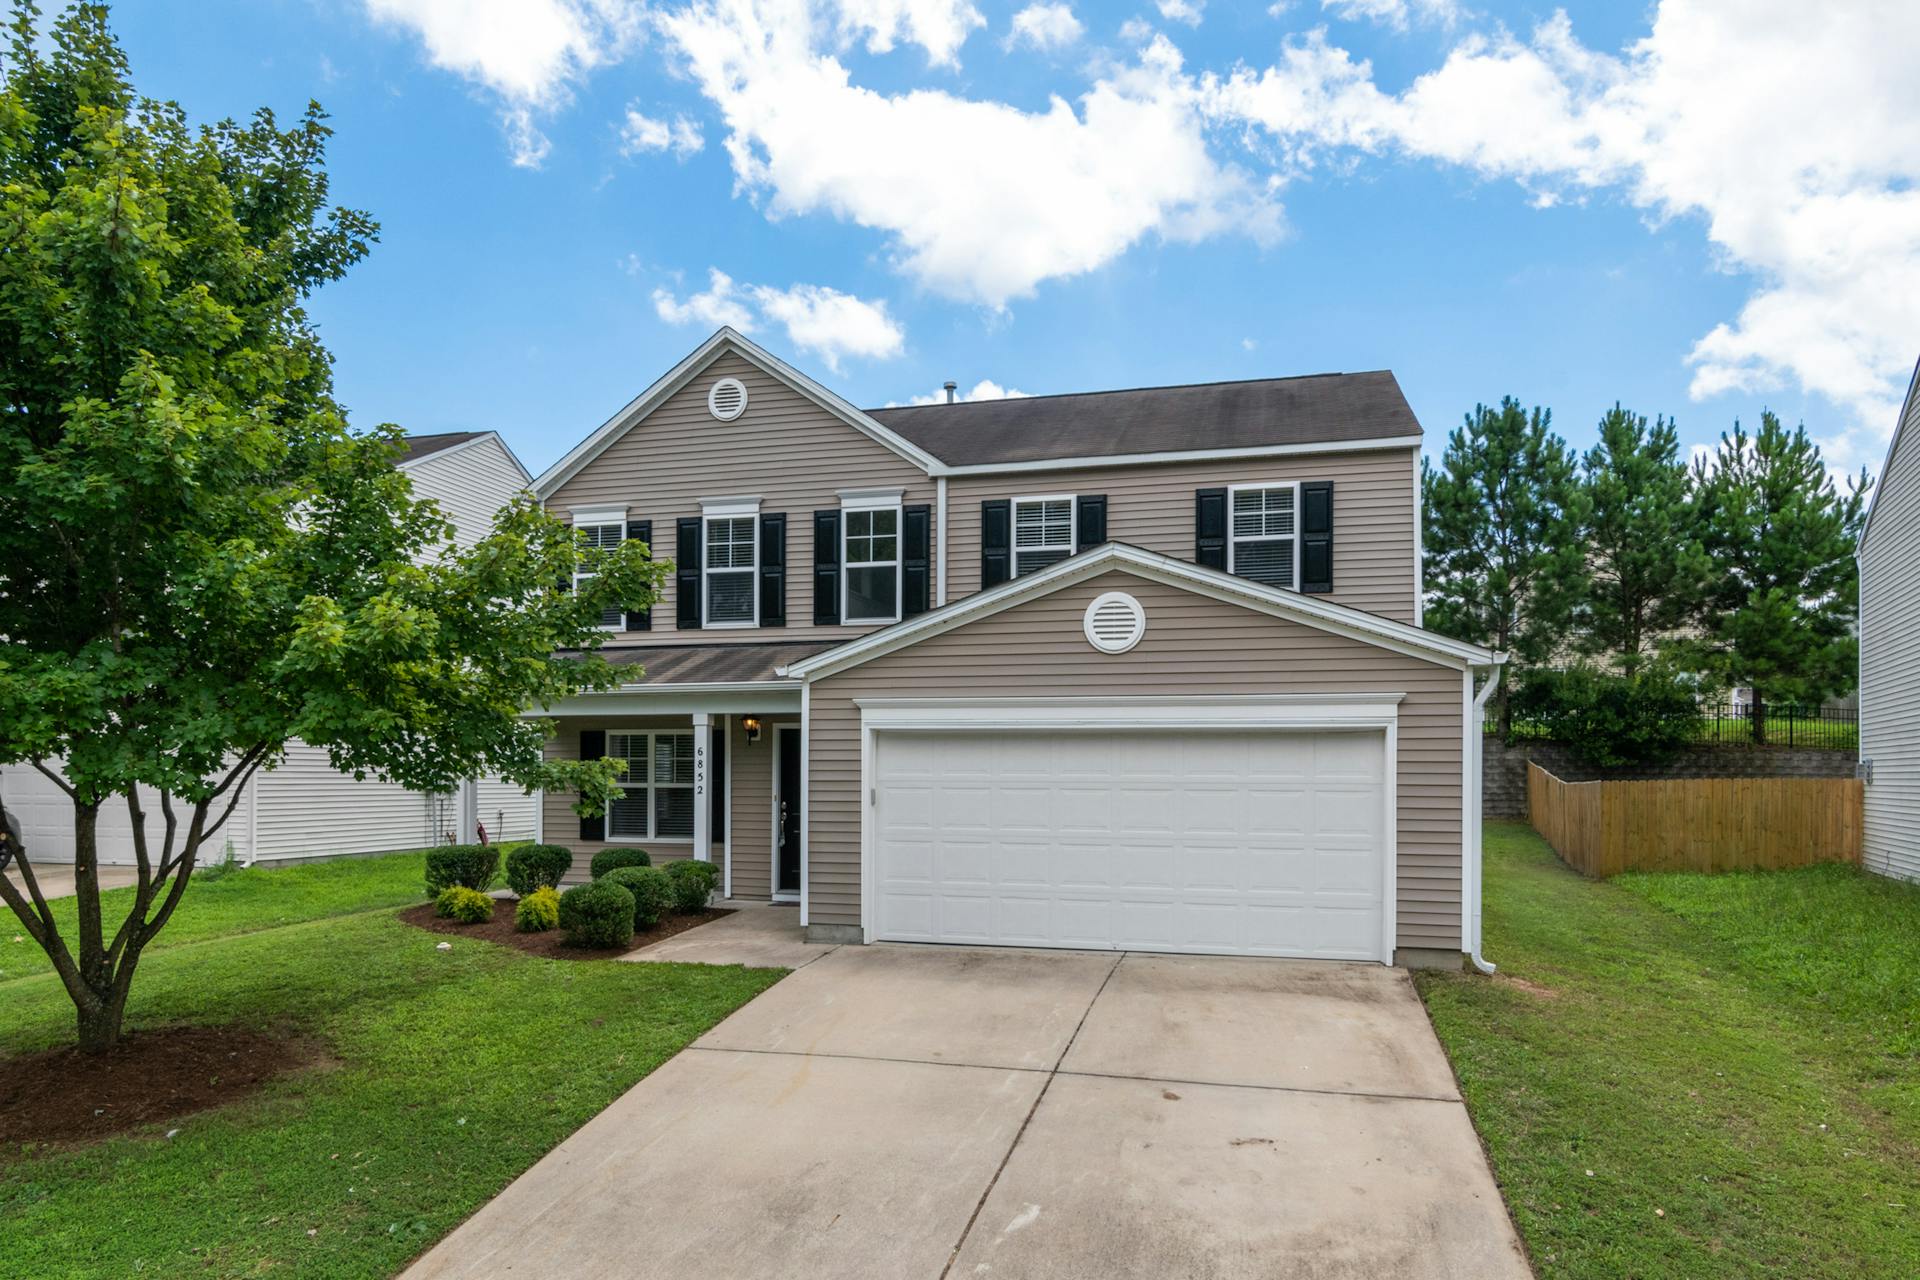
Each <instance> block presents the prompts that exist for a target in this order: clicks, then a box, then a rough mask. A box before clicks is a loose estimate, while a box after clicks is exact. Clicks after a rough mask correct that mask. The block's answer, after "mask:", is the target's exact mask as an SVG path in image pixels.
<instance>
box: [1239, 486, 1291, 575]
mask: <svg viewBox="0 0 1920 1280" xmlns="http://www.w3.org/2000/svg"><path fill="white" fill-rule="evenodd" d="M1228 496H1229V501H1230V504H1231V507H1230V515H1231V519H1230V525H1229V531H1228V537H1227V572H1229V573H1233V574H1237V575H1239V576H1240V577H1242V578H1251V579H1253V580H1254V581H1255V582H1264V583H1266V584H1267V585H1268V586H1270V587H1287V588H1289V589H1293V590H1298V589H1299V585H1300V577H1299V575H1300V519H1299V513H1300V486H1299V485H1298V484H1297V483H1294V484H1271V485H1235V486H1233V487H1232V489H1231V490H1230V491H1229V495H1228Z"/></svg>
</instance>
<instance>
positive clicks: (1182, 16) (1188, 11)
mask: <svg viewBox="0 0 1920 1280" xmlns="http://www.w3.org/2000/svg"><path fill="white" fill-rule="evenodd" d="M1154 8H1156V9H1158V10H1160V16H1161V17H1163V18H1165V19H1166V20H1167V21H1168V22H1184V23H1186V24H1187V25H1188V26H1190V27H1197V26H1199V25H1200V19H1201V18H1202V17H1203V16H1205V13H1206V8H1207V0H1154Z"/></svg>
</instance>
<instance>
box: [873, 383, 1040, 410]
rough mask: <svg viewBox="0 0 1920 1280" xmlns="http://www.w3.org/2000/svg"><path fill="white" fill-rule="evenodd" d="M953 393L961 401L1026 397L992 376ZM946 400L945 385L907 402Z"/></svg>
mask: <svg viewBox="0 0 1920 1280" xmlns="http://www.w3.org/2000/svg"><path fill="white" fill-rule="evenodd" d="M955 394H956V395H957V396H958V397H959V399H961V400H963V401H965V400H1025V399H1026V398H1027V393H1026V392H1025V391H1021V390H1018V389H1016V388H1014V387H1003V386H1001V385H1000V384H999V383H997V382H995V381H994V380H993V379H992V378H982V379H980V381H978V382H976V383H974V384H973V389H972V390H970V391H959V392H956V393H955ZM946 402H947V391H946V388H945V387H942V388H941V389H940V390H938V391H933V392H929V393H928V394H926V395H923V396H914V397H912V398H910V399H909V400H908V401H907V403H908V404H945V403H946ZM888 407H889V408H891V407H892V406H891V405H889V406H888Z"/></svg>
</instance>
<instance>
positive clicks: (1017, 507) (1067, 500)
mask: <svg viewBox="0 0 1920 1280" xmlns="http://www.w3.org/2000/svg"><path fill="white" fill-rule="evenodd" d="M1073 508H1074V501H1073V495H1072V494H1070V493H1065V494H1060V493H1056V494H1048V495H1046V496H1045V497H1038V498H1015V499H1014V500H1013V576H1014V577H1016V578H1018V577H1020V576H1021V575H1023V574H1028V573H1033V572H1035V571H1036V570H1040V569H1044V568H1046V567H1047V566H1048V565H1050V564H1054V563H1056V562H1057V561H1061V560H1065V559H1066V558H1067V557H1068V556H1070V555H1072V554H1073V540H1074V538H1075V537H1076V536H1077V535H1078V530H1077V529H1075V527H1074V525H1075V516H1074V510H1073Z"/></svg>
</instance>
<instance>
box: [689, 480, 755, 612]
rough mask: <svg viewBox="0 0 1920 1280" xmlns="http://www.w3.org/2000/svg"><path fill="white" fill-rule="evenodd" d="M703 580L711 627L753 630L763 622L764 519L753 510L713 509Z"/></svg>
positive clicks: (707, 524)
mask: <svg viewBox="0 0 1920 1280" xmlns="http://www.w3.org/2000/svg"><path fill="white" fill-rule="evenodd" d="M704 532H705V538H706V548H705V556H704V558H703V561H702V568H701V577H702V583H703V586H704V590H705V594H706V600H705V601H704V604H705V608H704V609H703V610H702V615H703V617H704V620H705V625H706V626H709V627H751V626H757V625H758V624H759V621H760V591H759V574H758V569H759V566H760V517H759V514H758V506H757V504H756V506H755V509H754V510H751V511H738V510H725V511H716V510H714V509H712V508H709V509H708V510H707V511H706V515H705V531H704Z"/></svg>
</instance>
